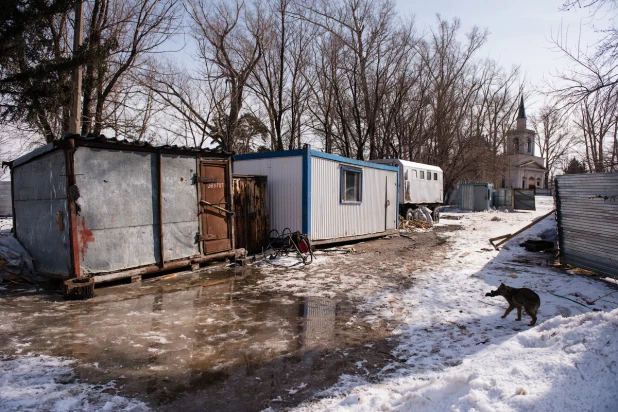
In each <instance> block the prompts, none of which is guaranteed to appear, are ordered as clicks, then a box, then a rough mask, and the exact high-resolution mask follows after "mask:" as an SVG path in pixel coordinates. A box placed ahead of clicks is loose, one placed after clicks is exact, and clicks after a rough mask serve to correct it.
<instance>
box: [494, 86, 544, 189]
mask: <svg viewBox="0 0 618 412" xmlns="http://www.w3.org/2000/svg"><path fill="white" fill-rule="evenodd" d="M526 120H527V118H526V109H525V107H524V98H523V97H522V98H521V103H520V104H519V113H518V115H517V126H516V127H515V129H511V130H509V131H508V132H507V133H506V144H507V147H506V153H507V156H506V158H507V161H508V168H507V171H506V176H505V179H504V181H503V182H502V187H507V188H515V189H529V188H535V187H538V188H543V187H545V173H547V169H546V168H545V166H544V164H545V160H544V159H543V158H542V157H539V156H535V155H534V152H535V147H536V136H537V135H536V132H535V131H534V130H530V129H528V128H527V127H526Z"/></svg>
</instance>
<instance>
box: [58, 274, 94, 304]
mask: <svg viewBox="0 0 618 412" xmlns="http://www.w3.org/2000/svg"><path fill="white" fill-rule="evenodd" d="M62 292H63V294H64V297H65V298H67V299H74V300H84V299H90V298H93V297H94V278H75V279H69V280H65V281H64V283H63V284H62Z"/></svg>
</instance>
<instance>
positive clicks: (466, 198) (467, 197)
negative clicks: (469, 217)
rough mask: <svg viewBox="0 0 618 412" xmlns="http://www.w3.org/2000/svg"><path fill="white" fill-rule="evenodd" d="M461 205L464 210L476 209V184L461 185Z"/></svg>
mask: <svg viewBox="0 0 618 412" xmlns="http://www.w3.org/2000/svg"><path fill="white" fill-rule="evenodd" d="M459 196H460V198H459V207H460V208H461V209H462V210H474V186H472V185H460V186H459Z"/></svg>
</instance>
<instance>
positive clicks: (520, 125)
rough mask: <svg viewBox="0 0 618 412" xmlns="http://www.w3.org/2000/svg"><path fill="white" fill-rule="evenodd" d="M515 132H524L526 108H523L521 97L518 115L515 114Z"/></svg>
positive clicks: (522, 97)
mask: <svg viewBox="0 0 618 412" xmlns="http://www.w3.org/2000/svg"><path fill="white" fill-rule="evenodd" d="M517 130H526V108H525V107H524V96H521V103H519V113H518V114H517Z"/></svg>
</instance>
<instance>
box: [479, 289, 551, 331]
mask: <svg viewBox="0 0 618 412" xmlns="http://www.w3.org/2000/svg"><path fill="white" fill-rule="evenodd" d="M485 296H491V297H494V296H504V299H506V301H507V302H508V303H509V307H508V308H506V312H504V315H502V319H504V318H506V316H507V315H508V314H509V313H511V311H512V310H513V309H515V308H517V319H516V320H521V308H522V307H523V308H524V309H525V310H526V313H527V314H528V315H530V317H531V318H532V322H530V323H529V324H528V326H534V324H535V323H536V313H537V311H538V309H539V306H541V298H539V295H537V294H536V293H534V292H533V291H532V290H530V289H528V288H519V289H518V288H512V287H510V286H506V285H505V284H504V283H501V284H500V287H499V288H498V289H496V290H492V291H491V292H489V293H486V294H485Z"/></svg>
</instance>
